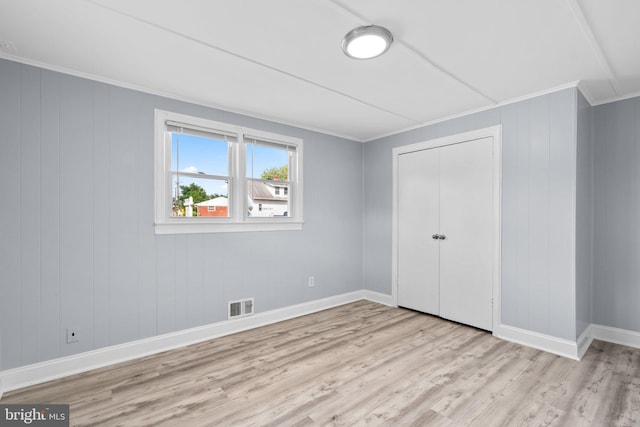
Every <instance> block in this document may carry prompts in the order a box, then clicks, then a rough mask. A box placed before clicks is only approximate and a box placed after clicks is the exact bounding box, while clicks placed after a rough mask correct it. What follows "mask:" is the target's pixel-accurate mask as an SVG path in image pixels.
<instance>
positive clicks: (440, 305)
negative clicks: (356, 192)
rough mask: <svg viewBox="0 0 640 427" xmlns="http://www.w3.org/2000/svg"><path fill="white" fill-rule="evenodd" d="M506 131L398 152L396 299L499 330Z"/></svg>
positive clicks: (395, 153) (471, 134) (458, 137)
mask: <svg viewBox="0 0 640 427" xmlns="http://www.w3.org/2000/svg"><path fill="white" fill-rule="evenodd" d="M500 154H501V141H500V127H499V126H496V127H493V128H488V129H483V130H479V131H474V132H469V133H465V134H459V135H454V136H451V137H446V138H440V139H437V140H432V141H427V142H423V143H418V144H412V145H409V146H403V147H398V148H396V149H394V150H393V177H394V185H393V188H394V194H393V200H394V204H393V278H394V283H393V301H394V303H395V304H396V305H398V306H400V307H406V308H410V309H414V310H418V311H422V312H425V313H429V314H433V315H436V316H440V317H443V318H445V319H449V320H454V321H456V322H460V323H464V324H467V325H471V326H475V327H478V328H481V329H485V330H489V331H492V330H493V329H494V325H497V324H499V316H500V305H499V304H500V295H499V290H500V286H499V284H500V199H501V197H500V194H501V192H500V176H501V174H500V172H501V162H500V158H501V156H500Z"/></svg>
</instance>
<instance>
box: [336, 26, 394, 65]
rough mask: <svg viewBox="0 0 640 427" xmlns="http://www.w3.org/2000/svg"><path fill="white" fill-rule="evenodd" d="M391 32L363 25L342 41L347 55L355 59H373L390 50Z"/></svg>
mask: <svg viewBox="0 0 640 427" xmlns="http://www.w3.org/2000/svg"><path fill="white" fill-rule="evenodd" d="M392 42H393V35H392V34H391V31H389V30H387V29H386V28H384V27H380V26H378V25H363V26H361V27H358V28H354V29H353V30H351V31H349V32H348V33H347V34H346V35H345V36H344V38H343V39H342V50H343V51H344V53H345V55H347V56H348V57H350V58H354V59H371V58H375V57H376V56H380V55H382V54H383V53H385V52H386V51H387V50H389V46H391V43H392Z"/></svg>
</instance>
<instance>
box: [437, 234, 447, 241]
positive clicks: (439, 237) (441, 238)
mask: <svg viewBox="0 0 640 427" xmlns="http://www.w3.org/2000/svg"><path fill="white" fill-rule="evenodd" d="M446 238H447V236H445V235H444V234H440V235H439V236H438V239H440V240H444V239H446Z"/></svg>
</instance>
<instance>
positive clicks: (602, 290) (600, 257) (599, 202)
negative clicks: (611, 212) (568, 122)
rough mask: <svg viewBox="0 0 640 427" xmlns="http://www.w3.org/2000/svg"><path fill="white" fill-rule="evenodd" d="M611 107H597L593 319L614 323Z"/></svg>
mask: <svg viewBox="0 0 640 427" xmlns="http://www.w3.org/2000/svg"><path fill="white" fill-rule="evenodd" d="M607 112H608V109H607V108H605V107H604V106H599V107H593V118H592V120H593V125H592V131H593V134H592V135H593V207H594V209H593V242H594V244H593V295H592V298H593V317H592V320H593V323H595V324H597V325H608V326H612V324H611V323H607V321H608V319H607V318H606V315H607V310H606V304H607V299H606V298H605V295H606V294H607V292H608V290H607V286H605V285H604V283H606V282H607V280H606V277H607V264H606V259H607V258H606V253H607V248H606V247H605V242H606V241H605V238H604V236H605V233H606V230H607V227H606V200H605V194H606V179H605V178H606V173H605V172H606V168H605V164H606V148H605V144H604V143H603V141H604V128H605V122H606V120H605V118H606V114H607Z"/></svg>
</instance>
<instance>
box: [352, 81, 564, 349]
mask: <svg viewBox="0 0 640 427" xmlns="http://www.w3.org/2000/svg"><path fill="white" fill-rule="evenodd" d="M576 91H577V89H575V88H571V89H566V90H562V91H559V92H556V93H553V94H549V95H543V96H540V97H536V98H532V99H529V100H525V101H520V102H517V103H514V104H509V105H506V106H502V107H499V108H496V109H495V110H488V111H484V112H481V113H476V114H474V115H473V116H474V123H475V126H477V127H478V128H479V127H484V126H485V125H491V124H495V122H494V121H495V120H498V121H499V122H500V123H501V124H502V126H503V153H502V155H503V160H502V163H503V171H502V172H503V176H502V182H503V188H502V214H503V216H502V267H501V268H502V286H501V290H502V291H501V292H502V307H501V315H502V319H501V320H502V323H503V324H506V325H509V326H514V327H517V328H523V329H527V330H531V331H533V332H539V333H543V334H549V335H552V336H557V337H559V338H564V339H575V274H574V273H575V271H574V269H575V253H572V250H574V249H575V248H574V247H573V246H574V242H573V241H572V239H573V238H574V237H575V231H574V230H573V227H575V223H574V222H575V204H574V203H575V196H574V191H575V173H576V165H575V162H576V158H575V138H576V130H575V126H576V124H575V121H576V119H575V112H576V111H575V99H574V98H575V93H576ZM467 119H468V117H465V118H464V119H462V120H458V119H454V120H451V121H448V122H442V123H437V124H434V125H430V126H426V127H423V128H419V129H414V130H411V131H408V132H405V133H402V134H398V135H393V136H389V137H385V138H381V139H379V140H376V141H371V142H368V143H367V144H365V146H364V149H365V175H364V176H365V206H364V236H365V244H364V245H363V246H364V252H363V253H364V255H363V256H364V260H363V266H364V269H365V272H364V277H365V281H364V283H365V288H367V289H372V290H376V291H379V292H387V293H389V292H390V288H391V280H390V279H387V280H388V282H387V283H385V278H386V277H389V273H390V267H388V266H387V264H390V263H391V261H390V257H388V258H385V251H386V248H387V247H388V246H390V243H387V241H388V242H390V241H391V236H390V233H389V235H388V236H387V234H386V233H385V232H384V229H385V227H388V226H385V224H387V223H388V222H387V221H391V212H388V213H387V212H386V210H385V209H384V208H381V207H380V206H379V203H378V202H379V201H381V200H389V199H388V197H391V196H390V194H391V190H390V189H389V191H388V192H387V190H386V188H385V186H384V185H377V182H378V181H380V180H384V179H387V178H386V177H390V173H391V164H390V162H389V161H388V159H389V158H391V149H392V148H393V147H397V146H401V145H406V144H411V143H415V142H420V141H426V140H429V139H433V138H436V137H439V136H444V135H448V134H451V133H455V132H456V131H458V130H459V129H467V128H466V126H468V123H469V121H468V120H467ZM538 140H540V141H542V143H539V142H538ZM545 156H546V159H545ZM389 179H390V178H389ZM556 186H557V187H558V188H554V187H556ZM545 188H546V189H545ZM387 194H389V196H388V197H387ZM534 205H535V206H534ZM545 209H546V214H545V213H544V211H545ZM540 213H542V216H540V215H539V214H540ZM545 228H546V230H545ZM540 233H541V234H540ZM369 236H376V241H375V244H374V242H373V237H369ZM545 246H546V247H547V249H548V250H547V251H545V250H543V249H544V248H545ZM550 250H553V255H549V252H548V251H550ZM385 259H388V260H389V262H388V263H387V261H385ZM545 274H546V276H547V279H546V280H545V279H544V276H545ZM534 282H535V283H534ZM385 285H386V286H387V287H388V288H389V289H385V288H384V287H385ZM572 316H573V317H572Z"/></svg>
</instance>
